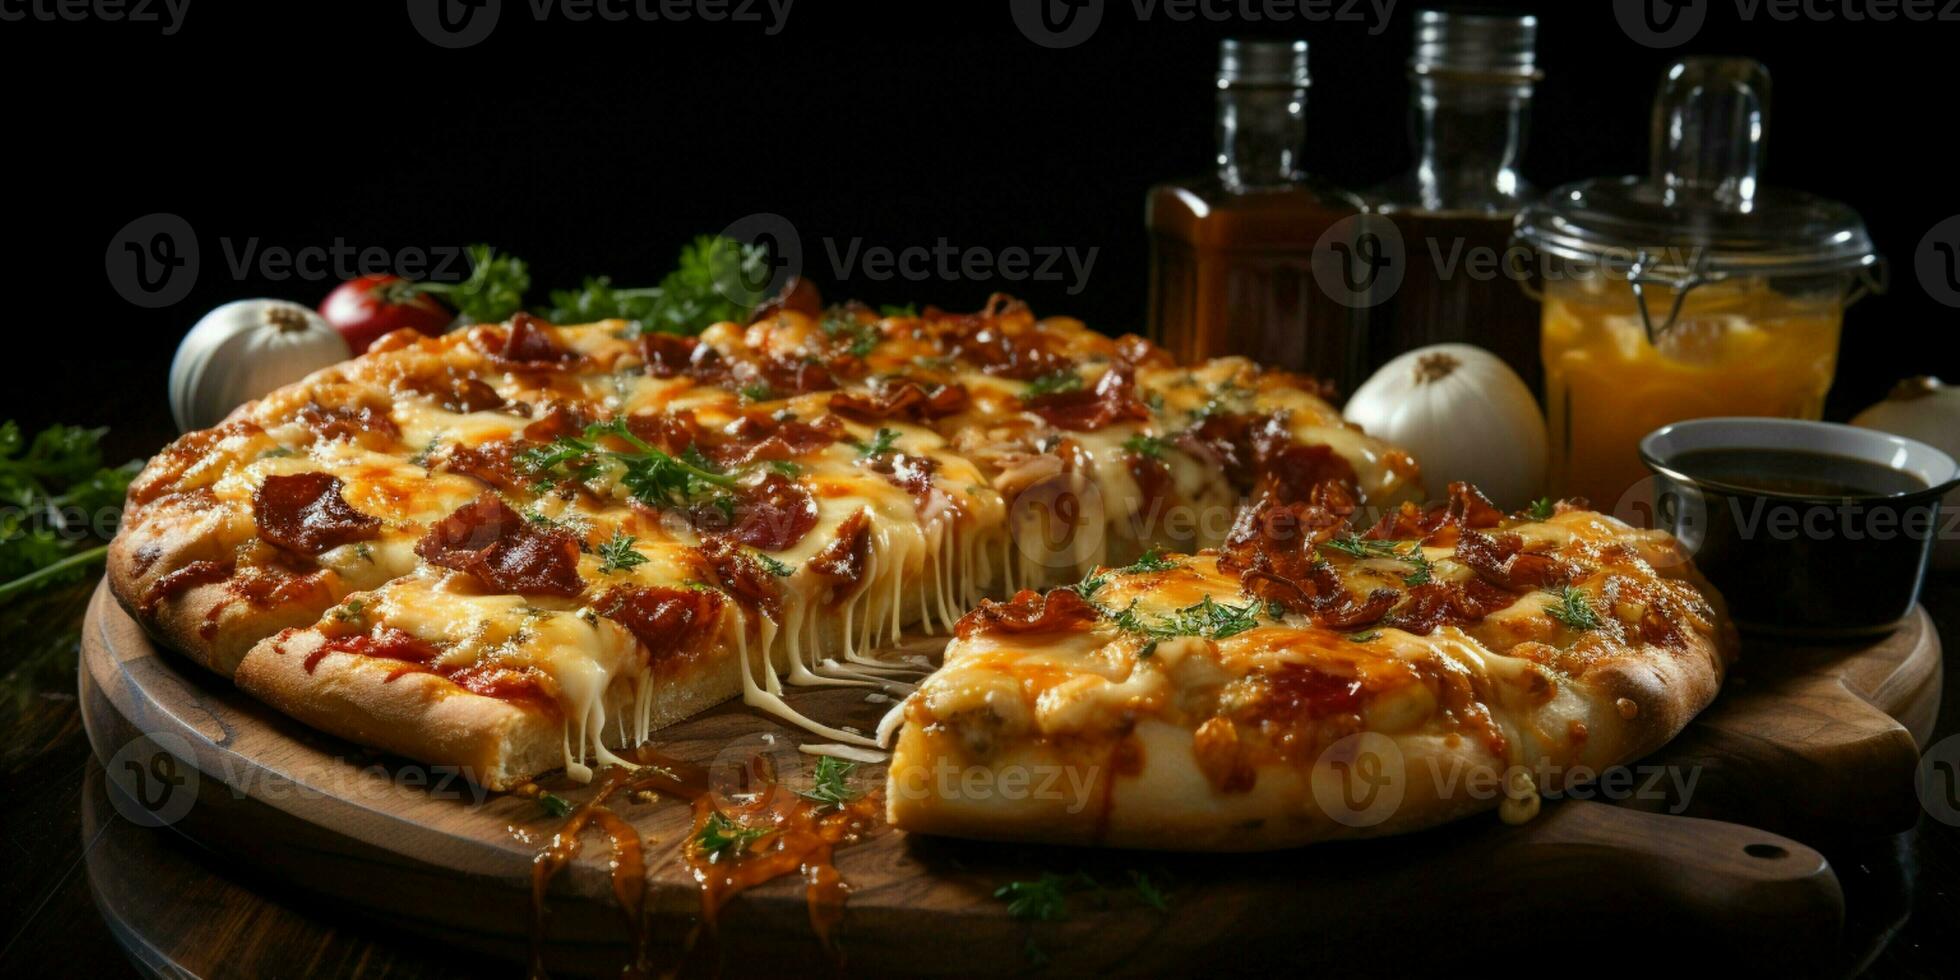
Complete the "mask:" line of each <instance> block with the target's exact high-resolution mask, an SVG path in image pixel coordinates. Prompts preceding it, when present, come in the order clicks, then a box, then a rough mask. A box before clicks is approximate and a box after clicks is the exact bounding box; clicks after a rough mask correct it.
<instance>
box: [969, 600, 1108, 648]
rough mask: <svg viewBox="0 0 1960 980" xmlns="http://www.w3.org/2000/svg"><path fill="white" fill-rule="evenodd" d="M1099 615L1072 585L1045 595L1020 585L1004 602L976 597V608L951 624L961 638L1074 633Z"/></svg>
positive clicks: (1091, 624)
mask: <svg viewBox="0 0 1960 980" xmlns="http://www.w3.org/2000/svg"><path fill="white" fill-rule="evenodd" d="M1101 617H1102V613H1100V612H1098V611H1097V610H1096V607H1095V606H1092V605H1090V604H1089V601H1088V600H1086V599H1084V598H1082V595H1081V593H1078V592H1076V591H1075V590H1074V589H1056V590H1054V591H1053V592H1050V593H1048V594H1047V595H1045V596H1044V595H1042V594H1041V593H1039V592H1036V591H1034V590H1033V589H1022V590H1021V591H1019V592H1016V593H1015V594H1014V598H1012V599H1010V600H1008V601H1006V602H995V601H993V600H992V599H982V600H980V605H979V606H978V607H977V608H975V609H974V610H973V611H972V612H969V613H967V614H966V615H964V616H961V617H960V621H959V622H958V623H956V624H954V626H953V632H954V633H955V634H957V635H958V636H959V638H960V639H962V640H970V639H972V638H974V637H976V636H981V635H984V634H987V633H1014V634H1028V633H1074V632H1078V631H1081V630H1086V629H1088V628H1089V627H1091V626H1094V625H1095V624H1096V620H1098V619H1100V618H1101Z"/></svg>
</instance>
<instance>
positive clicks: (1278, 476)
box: [1178, 412, 1360, 516]
mask: <svg viewBox="0 0 1960 980" xmlns="http://www.w3.org/2000/svg"><path fill="white" fill-rule="evenodd" d="M1178 444H1179V446H1180V447H1182V448H1183V449H1184V450H1185V451H1187V452H1189V453H1191V454H1192V455H1194V456H1197V457H1198V458H1199V459H1203V460H1208V461H1210V462H1212V463H1214V464H1216V465H1217V466H1219V467H1220V468H1221V469H1223V470H1224V471H1225V477H1226V479H1228V480H1230V481H1231V482H1232V484H1233V485H1234V486H1238V487H1245V488H1247V489H1249V490H1250V491H1251V492H1252V493H1253V495H1254V496H1255V497H1256V496H1263V495H1267V494H1270V495H1272V496H1273V497H1274V498H1275V499H1277V500H1279V501H1281V502H1284V503H1298V502H1308V501H1315V500H1316V498H1317V497H1318V498H1319V499H1318V501H1317V502H1318V503H1319V505H1320V506H1323V507H1327V508H1330V509H1333V510H1336V511H1339V512H1341V513H1342V514H1343V516H1345V515H1346V514H1347V513H1350V512H1352V511H1353V509H1354V503H1355V499H1354V498H1355V496H1356V493H1357V492H1358V490H1359V487H1360V483H1359V480H1358V479H1357V478H1356V476H1355V473H1354V467H1353V466H1352V465H1350V464H1349V463H1348V461H1347V460H1346V459H1345V458H1343V457H1342V456H1340V455H1339V454H1337V453H1335V452H1334V451H1333V450H1332V449H1330V448H1329V447H1327V446H1319V445H1300V444H1298V443H1297V442H1295V441H1294V439H1293V433H1292V430H1291V429H1290V428H1289V427H1288V425H1287V421H1286V418H1285V416H1284V415H1247V414H1244V413H1238V412H1213V413H1212V414H1210V415H1207V416H1205V417H1204V418H1203V419H1202V420H1200V421H1199V423H1198V424H1197V425H1196V426H1195V427H1193V428H1192V429H1191V430H1190V431H1188V432H1186V433H1184V434H1183V435H1182V436H1180V437H1179V438H1178ZM1334 486H1338V488H1339V490H1340V492H1341V494H1342V496H1341V497H1339V498H1335V497H1332V496H1330V493H1331V492H1332V491H1330V490H1326V489H1323V488H1327V487H1334Z"/></svg>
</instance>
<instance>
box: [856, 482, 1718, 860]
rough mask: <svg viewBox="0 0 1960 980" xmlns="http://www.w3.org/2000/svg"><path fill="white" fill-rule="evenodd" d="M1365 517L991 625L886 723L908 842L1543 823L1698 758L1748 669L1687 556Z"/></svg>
mask: <svg viewBox="0 0 1960 980" xmlns="http://www.w3.org/2000/svg"><path fill="white" fill-rule="evenodd" d="M1348 516H1349V514H1347V513H1344V512H1343V511H1342V509H1341V508H1340V507H1338V506H1337V507H1333V508H1331V509H1330V507H1329V506H1327V501H1325V500H1321V501H1313V500H1305V501H1301V500H1294V501H1286V500H1283V499H1279V498H1277V497H1273V496H1266V497H1263V498H1262V499H1261V500H1260V501H1258V502H1257V503H1256V504H1255V505H1254V506H1252V507H1249V508H1248V509H1247V510H1246V511H1245V512H1244V513H1243V514H1242V516H1241V519H1240V521H1239V522H1238V524H1237V525H1236V526H1235V528H1234V530H1233V533H1232V534H1231V535H1230V537H1229V539H1228V540H1227V542H1226V544H1225V546H1224V547H1223V548H1221V549H1218V550H1215V551H1208V552H1204V553H1201V554H1198V555H1195V556H1188V557H1183V556H1169V557H1161V556H1150V557H1149V558H1147V559H1146V560H1144V561H1141V562H1138V563H1136V564H1133V565H1130V566H1127V567H1123V568H1116V569H1107V568H1106V569H1101V570H1098V571H1097V572H1095V573H1094V574H1092V575H1091V576H1089V577H1088V578H1086V579H1085V580H1083V581H1082V582H1080V583H1078V584H1076V585H1074V586H1071V587H1065V588H1059V589H1055V590H1052V591H1050V592H1048V593H1047V594H1046V595H1041V594H1039V593H1036V592H1033V591H1026V592H1022V593H1020V594H1019V595H1017V596H1015V597H1014V598H1013V599H1012V600H1011V601H1009V602H1005V603H992V602H988V603H982V604H981V606H980V607H979V608H977V609H976V610H975V611H974V612H972V613H970V614H969V615H968V616H967V617H965V618H964V619H962V620H961V622H960V623H959V626H958V629H957V638H956V639H955V640H954V641H953V642H952V643H951V644H950V645H949V646H948V648H947V651H946V657H945V666H944V667H943V668H942V669H941V670H940V671H939V672H938V673H936V674H934V675H933V676H932V677H931V678H929V679H927V681H926V682H925V683H924V685H923V686H922V687H921V688H920V689H919V690H918V691H917V692H916V693H915V694H913V695H912V696H911V697H910V698H909V699H908V700H907V701H906V702H905V703H904V704H903V705H902V706H901V707H900V708H899V709H897V710H895V711H894V712H893V714H892V715H891V716H890V717H889V718H888V719H887V726H888V730H889V729H895V731H896V738H897V742H896V749H895V753H894V757H893V760H892V765H891V769H890V774H889V778H888V785H887V800H888V808H889V817H890V820H891V822H892V823H893V824H894V825H895V826H898V827H901V828H903V829H907V830H912V831H918V832H923V833H937V834H949V835H954V836H966V837H981V838H1002V839H1022V840H1040V841H1051V842H1071V843H1086V844H1106V845H1113V846H1126V847H1152V848H1168V849H1178V850H1255V849H1264V848H1273V847H1284V846H1293V845H1297V844H1304V843H1309V842H1313V841H1319V840H1327V839H1335V838H1343V837H1356V836H1371V835H1379V834H1388V833H1396V832H1401V831H1406V830H1411V829H1416V828H1420V827H1425V826H1429V825H1432V824H1436V823H1440V822H1443V821H1446V820H1450V819H1453V818H1456V817H1460V816H1462V815H1465V814H1466V813H1470V812H1475V811H1477V810H1480V809H1487V808H1492V807H1502V808H1503V810H1504V813H1505V815H1506V816H1507V817H1508V818H1512V819H1523V818H1527V817H1529V816H1530V815H1531V814H1532V813H1533V812H1535V810H1536V806H1537V803H1538V799H1539V796H1538V794H1539V791H1540V790H1541V789H1549V788H1552V787H1555V786H1564V785H1567V784H1568V783H1572V782H1579V781H1583V780H1585V779H1587V778H1590V777H1591V776H1592V775H1594V774H1597V773H1598V772H1600V771H1601V770H1602V769H1603V768H1604V767H1607V766H1611V765H1616V764H1621V763H1625V762H1629V761H1631V760H1634V759H1637V758H1638V757H1640V756H1641V755H1643V754H1645V753H1647V752H1648V751H1651V750H1652V749H1654V748H1655V747H1657V746H1659V745H1660V744H1662V743H1663V742H1665V741H1666V740H1667V739H1669V738H1671V737H1673V735H1674V734H1675V733H1677V732H1678V731H1679V730H1680V729H1681V727H1682V726H1684V725H1685V724H1686V723H1687V722H1688V720H1689V719H1691V718H1692V717H1693V716H1694V715H1695V714H1696V713H1697V712H1698V711H1700V710H1701V709H1702V708H1703V707H1705V706H1706V705H1707V704H1708V703H1709V701H1710V700H1712V699H1713V697H1714V695H1715V693H1716V690H1717V688H1718V686H1719V684H1720V680H1721V676H1722V673H1723V670H1724V667H1725V664H1726V663H1727V661H1728V660H1729V658H1731V657H1732V656H1733V653H1734V649H1735V640H1734V637H1733V634H1732V630H1731V629H1730V627H1728V626H1727V624H1726V621H1725V619H1724V618H1723V617H1722V615H1721V613H1720V609H1719V599H1717V598H1716V597H1715V594H1714V593H1713V592H1712V591H1711V590H1709V589H1708V588H1707V587H1706V585H1705V583H1702V582H1700V580H1699V579H1698V578H1697V577H1696V576H1695V574H1694V572H1693V571H1692V568H1691V566H1690V565H1689V564H1688V562H1687V558H1686V555H1685V553H1684V552H1683V551H1682V550H1681V549H1680V546H1679V545H1678V543H1676V542H1675V541H1674V540H1673V539H1672V538H1670V537H1668V536H1666V535H1664V534H1658V533H1653V532H1642V531H1636V530H1634V529H1632V528H1629V527H1627V526H1626V525H1624V524H1621V523H1620V522H1618V521H1615V520H1613V519H1612V518H1610V517H1606V516H1604V515H1600V514H1597V513H1594V512H1592V511H1589V510H1586V509H1583V508H1581V507H1576V506H1571V505H1560V507H1559V508H1558V512H1557V513H1555V514H1553V515H1551V516H1549V517H1546V518H1544V519H1537V518H1530V517H1524V516H1512V517H1506V516H1504V515H1501V514H1499V513H1498V512H1497V511H1496V510H1495V509H1494V508H1492V507H1491V506H1490V505H1489V503H1488V502H1487V501H1485V500H1483V499H1482V498H1481V497H1480V496H1479V495H1477V494H1476V492H1475V491H1474V490H1472V489H1470V488H1468V487H1464V486H1462V485H1458V486H1456V487H1453V488H1452V493H1451V499H1450V501H1449V502H1448V503H1447V504H1445V505H1440V506H1438V507H1435V508H1432V509H1429V510H1423V509H1419V508H1416V507H1414V506H1408V507H1403V508H1397V509H1395V510H1392V511H1390V512H1389V513H1388V514H1386V515H1385V516H1384V517H1383V518H1382V519H1381V520H1380V521H1379V522H1378V523H1377V524H1375V525H1374V526H1373V527H1370V528H1369V529H1368V530H1367V531H1365V532H1363V533H1356V532H1355V531H1354V530H1353V529H1352V528H1351V527H1350V526H1349V525H1348V524H1347V520H1346V519H1347V517H1348Z"/></svg>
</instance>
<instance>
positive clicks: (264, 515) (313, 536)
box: [252, 472, 381, 555]
mask: <svg viewBox="0 0 1960 980" xmlns="http://www.w3.org/2000/svg"><path fill="white" fill-rule="evenodd" d="M344 487H345V485H344V484H342V483H341V482H340V478H339V477H337V476H332V475H329V474H326V473H317V472H315V473H294V474H292V475H291V476H268V477H266V478H265V482H263V483H260V484H259V487H258V489H257V490H254V491H252V520H253V521H254V522H256V523H257V524H258V526H259V537H261V538H264V539H265V540H267V541H270V542H272V543H273V544H276V545H278V546H279V547H281V548H284V549H286V550H288V551H293V552H297V553H299V554H302V555H317V554H319V553H320V552H323V551H326V550H327V549H329V548H338V547H340V546H341V545H343V544H351V543H353V542H355V541H367V540H371V539H373V538H375V537H377V536H379V535H380V534H381V520H380V519H379V518H377V517H372V516H370V515H367V514H363V513H361V512H360V511H358V510H355V509H354V508H353V507H351V506H348V503H347V500H346V498H345V497H342V496H341V490H342V489H344Z"/></svg>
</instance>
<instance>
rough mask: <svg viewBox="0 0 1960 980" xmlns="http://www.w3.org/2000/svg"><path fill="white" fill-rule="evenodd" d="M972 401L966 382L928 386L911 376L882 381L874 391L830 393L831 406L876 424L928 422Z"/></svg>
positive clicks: (854, 419) (864, 421)
mask: <svg viewBox="0 0 1960 980" xmlns="http://www.w3.org/2000/svg"><path fill="white" fill-rule="evenodd" d="M970 404H972V397H971V396H970V395H969V394H968V393H967V390H966V386H965V385H962V384H949V385H936V386H933V388H932V390H931V391H930V392H928V391H927V390H926V388H925V386H922V385H920V384H919V383H918V382H916V381H912V380H910V379H899V380H896V381H888V382H885V383H883V384H880V385H879V386H878V388H877V391H876V392H874V393H862V392H845V391H840V392H838V393H837V394H834V395H832V396H830V410H831V411H833V412H836V413H837V414H839V415H842V416H844V417H845V418H847V419H851V420H852V421H856V422H863V423H864V424H866V425H874V424H876V423H879V422H883V421H886V420H888V419H894V418H896V419H903V420H905V421H907V422H921V423H922V422H928V421H931V420H933V419H941V418H945V417H946V416H948V415H958V414H959V413H961V412H964V411H966V409H967V406H968V405H970Z"/></svg>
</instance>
